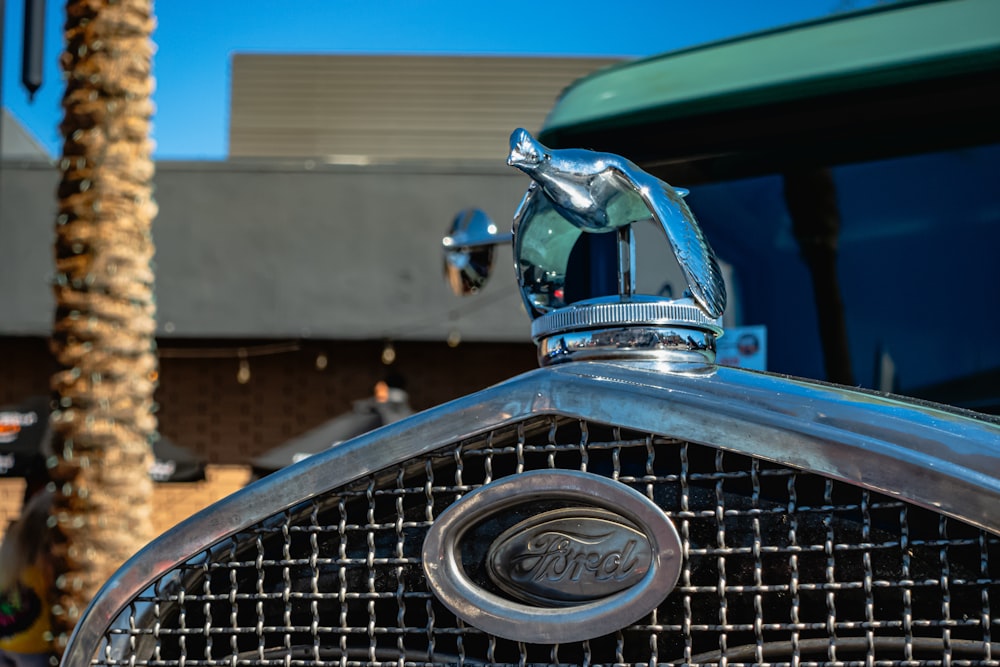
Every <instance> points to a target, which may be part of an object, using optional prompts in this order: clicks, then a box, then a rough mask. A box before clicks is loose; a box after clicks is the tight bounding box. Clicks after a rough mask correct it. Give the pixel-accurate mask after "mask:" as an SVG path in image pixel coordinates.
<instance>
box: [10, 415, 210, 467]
mask: <svg viewBox="0 0 1000 667" xmlns="http://www.w3.org/2000/svg"><path fill="white" fill-rule="evenodd" d="M49 403H50V399H49V398H48V397H47V396H32V397H31V398H28V399H26V400H25V401H23V402H22V403H19V404H17V405H12V406H6V407H0V477H32V476H34V475H39V474H41V473H42V472H43V471H44V470H45V460H46V458H47V457H48V456H50V455H51V451H52V450H51V441H52V434H51V432H50V430H49ZM153 456H154V462H153V464H152V465H151V466H150V469H149V475H150V477H152V479H153V480H154V481H157V482H197V481H200V480H203V479H205V462H204V461H202V460H201V459H200V458H199V457H198V456H196V455H195V454H194V453H193V452H191V451H189V450H187V449H185V448H184V447H181V446H180V445H177V444H175V443H173V442H171V441H170V440H168V439H167V438H164V437H162V436H161V437H160V439H159V440H157V441H156V442H155V443H154V444H153Z"/></svg>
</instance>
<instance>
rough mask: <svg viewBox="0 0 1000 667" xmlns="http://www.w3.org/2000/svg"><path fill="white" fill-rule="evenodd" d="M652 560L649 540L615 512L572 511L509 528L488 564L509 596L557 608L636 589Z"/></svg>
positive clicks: (499, 539)
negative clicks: (634, 587)
mask: <svg viewBox="0 0 1000 667" xmlns="http://www.w3.org/2000/svg"><path fill="white" fill-rule="evenodd" d="M652 559H653V553H652V548H651V547H650V545H649V540H648V539H647V538H646V536H645V535H643V534H642V533H641V532H639V531H638V530H636V529H635V528H634V527H632V526H631V525H630V524H629V523H628V522H627V521H625V520H624V519H623V518H621V517H620V516H618V515H617V514H615V513H614V512H609V511H607V510H601V509H597V508H587V507H570V508H566V509H559V510H553V511H551V512H545V513H543V514H539V515H538V516H535V517H533V518H531V519H528V520H527V521H523V522H521V523H519V524H517V525H516V526H514V527H513V528H510V529H509V530H507V531H506V532H504V533H503V534H502V535H500V537H498V538H497V540H496V542H494V543H493V546H492V547H491V548H490V555H489V556H488V559H487V561H486V562H487V566H488V567H489V574H490V577H491V578H492V579H493V581H494V582H495V583H496V584H497V586H499V587H500V588H502V589H503V590H504V591H506V592H508V593H510V594H511V595H512V596H514V597H516V598H518V599H521V600H524V601H526V602H534V603H537V604H540V605H542V606H552V607H556V606H568V605H572V604H579V603H581V602H589V601H592V600H600V599H602V598H606V597H608V596H610V595H613V594H614V593H617V592H619V591H623V590H625V589H627V588H631V587H632V586H634V585H635V584H637V583H638V582H639V581H641V580H642V578H643V577H644V576H645V575H646V572H648V571H649V565H650V563H651V562H652Z"/></svg>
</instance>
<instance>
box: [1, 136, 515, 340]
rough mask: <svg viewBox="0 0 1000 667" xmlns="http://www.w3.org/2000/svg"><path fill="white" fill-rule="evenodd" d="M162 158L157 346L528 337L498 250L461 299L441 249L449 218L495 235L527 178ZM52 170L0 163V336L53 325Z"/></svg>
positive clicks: (505, 173)
mask: <svg viewBox="0 0 1000 667" xmlns="http://www.w3.org/2000/svg"><path fill="white" fill-rule="evenodd" d="M504 150H505V147H504V146H501V147H499V149H498V154H499V155H500V156H501V157H500V158H498V160H497V165H496V166H493V165H484V164H481V163H470V164H468V165H461V164H452V165H445V166H434V167H422V166H385V165H379V166H368V167H359V166H338V165H322V164H314V163H312V162H310V161H297V162H288V163H273V162H272V163H260V164H258V163H254V162H222V163H160V164H158V165H157V174H156V180H155V185H156V199H157V201H158V203H159V205H160V214H159V216H158V218H157V219H156V222H155V224H154V237H155V241H156V246H157V254H156V272H157V285H156V294H157V301H158V309H159V310H158V320H159V327H160V331H159V336H160V337H167V338H169V337H178V338H199V337H211V338H230V337H231V338H296V339H298V338H320V339H352V340H364V339H367V340H371V339H382V338H394V339H400V340H426V341H433V340H443V339H444V338H445V337H447V335H448V334H449V332H450V331H452V330H453V329H456V330H458V331H459V332H460V333H461V335H462V338H463V340H467V341H518V342H520V341H526V340H528V331H529V325H528V320H527V317H526V316H525V315H524V314H523V311H522V307H521V303H520V298H519V296H518V295H517V291H516V287H515V283H514V278H513V269H512V255H511V250H510V248H502V249H501V250H500V251H499V252H498V254H497V266H496V273H495V277H494V279H493V280H491V282H490V284H489V285H487V287H486V288H485V289H484V290H483V291H482V292H481V293H480V294H478V295H476V296H474V297H466V298H459V297H456V296H454V295H452V294H451V292H450V291H449V290H448V288H447V287H446V285H445V283H444V280H443V278H442V268H441V250H440V240H441V237H442V236H443V235H444V233H445V232H446V230H447V228H448V225H449V224H450V222H451V220H452V218H453V217H454V215H455V213H456V212H458V211H459V210H460V209H463V208H467V207H473V206H475V207H479V208H482V209H483V210H485V211H486V212H487V213H488V214H489V215H490V216H491V217H493V219H494V220H495V221H496V222H497V224H498V226H499V227H500V228H501V229H504V228H509V224H510V220H511V217H512V216H513V213H514V210H515V209H516V207H517V204H518V202H519V201H520V198H521V195H522V194H523V192H524V189H525V188H526V187H527V179H526V178H524V177H523V176H520V175H519V174H517V173H516V172H514V171H513V170H510V169H508V168H507V167H505V166H503V165H502V161H501V160H502V156H503V153H504ZM57 183H58V174H57V172H56V170H55V169H54V168H53V167H52V166H51V165H49V164H47V163H45V162H31V161H5V162H4V163H3V164H2V168H0V258H2V261H0V336H3V335H46V334H47V333H48V331H49V330H50V327H51V320H52V308H53V304H52V299H51V295H50V291H49V280H50V278H51V275H52V273H53V263H52V250H51V242H52V238H53V234H54V232H53V225H54V218H55V214H54V211H55V199H54V197H55V194H54V193H55V189H56V185H57Z"/></svg>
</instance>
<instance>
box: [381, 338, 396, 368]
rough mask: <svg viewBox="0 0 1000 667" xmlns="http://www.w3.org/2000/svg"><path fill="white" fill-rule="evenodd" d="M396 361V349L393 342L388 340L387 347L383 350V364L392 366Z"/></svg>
mask: <svg viewBox="0 0 1000 667" xmlns="http://www.w3.org/2000/svg"><path fill="white" fill-rule="evenodd" d="M394 361H396V348H394V347H393V346H392V341H391V340H387V341H386V342H385V347H383V348H382V363H383V364H385V365H386V366H390V365H391V364H392V362H394Z"/></svg>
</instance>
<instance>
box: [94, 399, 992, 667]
mask: <svg viewBox="0 0 1000 667" xmlns="http://www.w3.org/2000/svg"><path fill="white" fill-rule="evenodd" d="M542 468H559V469H573V470H583V471H587V472H590V473H593V474H598V475H603V476H607V477H609V478H612V479H615V480H617V481H618V482H620V483H622V484H627V485H629V486H632V487H633V488H635V489H636V490H638V491H640V492H642V493H644V494H646V495H647V497H649V498H651V499H652V500H653V501H654V502H655V503H656V504H658V505H659V506H660V507H661V508H663V510H664V511H665V512H666V513H667V515H668V516H669V517H670V518H671V519H672V521H673V522H674V524H675V525H676V527H677V529H678V531H679V533H680V536H681V540H682V549H683V552H684V562H683V569H682V572H681V578H680V582H679V583H678V586H677V588H676V589H675V590H674V591H673V592H672V593H671V594H670V596H669V597H668V598H667V599H666V600H665V601H664V602H663V603H662V604H661V605H660V606H659V607H658V608H657V609H656V610H655V611H654V612H653V613H651V614H649V615H648V616H646V617H645V618H644V619H642V620H640V621H639V622H638V623H636V624H633V625H631V626H629V627H627V628H625V629H623V630H621V631H619V632H616V633H613V634H611V635H608V636H604V637H599V638H596V639H592V640H589V641H585V642H577V643H572V644H563V645H556V646H552V645H545V646H542V645H530V644H523V643H518V642H513V641H509V640H505V639H501V638H497V637H492V636H489V635H486V634H484V633H483V632H481V631H479V630H477V629H475V628H473V627H470V626H468V625H465V624H464V623H463V622H461V621H460V620H459V619H457V618H456V617H455V616H454V615H453V614H452V613H451V612H449V611H448V610H447V609H446V608H445V607H443V606H442V605H441V604H440V603H439V602H438V601H437V600H436V598H435V597H434V595H433V594H432V593H431V592H430V591H429V590H428V588H427V585H426V581H425V577H424V574H423V569H422V566H421V561H420V552H421V547H422V543H423V538H424V535H425V534H426V532H427V530H428V529H429V527H430V526H431V525H432V523H433V522H434V520H435V517H436V516H438V515H439V514H440V512H442V511H443V510H444V509H445V508H446V507H448V506H449V505H450V504H452V503H453V502H454V501H455V500H456V499H458V498H460V497H461V496H462V495H463V494H467V493H468V492H470V491H472V490H474V489H476V488H478V487H479V486H481V485H483V484H485V483H487V482H490V481H492V480H496V479H500V478H502V477H506V476H509V475H517V474H520V473H522V472H525V471H529V470H537V469H542ZM523 518H524V517H523V516H521V515H520V514H519V512H518V511H512V512H511V516H509V517H504V518H503V519H502V520H500V522H501V523H503V522H504V521H506V522H507V523H506V524H505V525H501V526H494V525H490V526H480V527H477V528H475V529H474V530H482V531H483V535H484V536H483V539H482V540H480V541H477V540H476V539H472V540H469V541H468V542H469V543H470V544H472V545H473V546H471V547H469V548H467V549H465V551H464V552H463V561H464V566H465V569H466V571H467V573H468V575H469V576H470V577H471V578H472V579H474V580H475V581H477V583H479V584H481V585H482V586H484V587H488V588H493V585H492V584H491V583H490V581H489V579H488V577H486V575H485V574H484V572H483V568H482V559H483V557H484V552H485V549H486V546H487V545H488V542H489V539H490V538H489V537H488V536H487V534H489V535H495V534H496V533H497V532H498V531H502V530H504V528H505V527H507V526H510V525H513V524H514V523H516V522H517V521H519V520H521V519H523ZM475 545H481V546H482V551H481V552H480V551H477V547H476V546H475ZM997 562H1000V552H998V542H997V538H995V537H994V536H992V535H990V534H988V533H984V532H982V531H979V530H976V529H974V528H972V527H970V526H968V525H966V524H963V523H961V522H958V521H955V520H950V519H947V518H945V517H943V516H940V515H938V514H936V513H934V512H931V511H928V510H925V509H921V508H917V507H914V506H911V505H908V504H907V503H905V502H901V501H899V500H897V499H893V498H890V497H887V496H883V495H878V494H875V493H871V492H868V491H865V490H862V489H859V488H856V487H854V486H850V485H847V484H843V483H840V482H837V481H834V480H830V479H825V478H823V477H819V476H816V475H812V474H808V473H803V472H798V471H795V470H792V469H789V468H786V467H783V466H779V465H775V464H771V463H767V462H764V461H761V460H758V459H754V458H750V457H746V456H742V455H737V454H732V453H725V452H723V451H721V450H715V449H712V448H708V447H704V446H700V445H695V444H690V443H685V442H679V441H676V440H672V439H669V438H663V437H660V436H657V435H653V434H645V433H633V432H624V431H622V430H621V429H618V428H614V427H608V426H604V425H600V424H595V423H592V422H581V421H576V420H568V419H551V418H546V419H542V420H534V421H529V422H524V423H521V424H518V425H515V426H512V427H508V428H505V429H500V430H497V431H494V432H491V433H489V434H488V435H486V436H483V437H481V438H477V439H475V440H472V441H469V442H462V443H459V444H457V445H456V446H454V447H452V448H449V449H446V450H439V451H437V452H435V453H434V454H432V455H430V456H427V457H424V458H421V459H415V460H411V461H408V462H407V463H406V464H405V465H404V466H401V467H397V468H393V469H389V470H385V471H383V472H382V473H379V474H377V475H373V476H370V477H368V478H365V479H363V480H359V482H358V483H356V484H354V485H351V486H350V487H347V488H340V489H334V490H332V491H331V492H329V493H327V494H325V495H323V496H321V497H318V498H314V499H312V500H310V501H308V502H304V503H302V504H300V505H299V506H298V507H295V508H293V509H291V510H290V511H286V512H282V513H280V514H278V515H275V516H273V517H270V518H269V519H267V520H265V521H263V522H261V523H260V524H258V525H256V526H255V527H253V528H252V529H250V530H247V531H244V532H242V533H240V534H238V535H235V536H233V537H232V538H228V539H226V540H224V541H222V542H220V543H219V544H216V545H215V546H213V547H212V548H211V549H209V550H208V551H206V552H204V553H201V554H198V555H197V556H195V557H193V558H191V559H190V560H189V561H187V562H186V563H185V564H183V565H182V566H179V567H177V568H175V569H174V570H173V571H171V572H170V573H169V574H167V575H166V576H164V577H163V578H161V579H160V581H158V582H157V583H156V584H155V585H153V586H151V587H150V588H149V589H148V590H147V591H145V592H144V593H143V595H141V596H139V597H138V598H136V599H135V600H134V601H133V602H132V603H131V604H130V605H129V607H128V608H127V609H126V610H125V611H124V612H123V613H122V614H121V616H120V617H119V618H118V619H117V620H116V621H115V623H114V624H113V626H112V628H111V629H110V630H109V631H108V632H107V634H106V637H105V642H104V646H103V648H102V649H101V651H99V653H98V654H97V655H96V656H95V664H98V665H122V666H124V665H130V666H131V665H150V666H154V665H162V666H164V667H170V666H174V665H177V666H178V667H180V666H189V667H196V666H208V665H219V666H222V665H231V666H232V667H237V666H238V665H274V666H275V667H277V666H279V665H284V666H287V667H292V666H293V665H301V666H309V665H341V666H343V667H353V666H358V667H360V666H361V665H383V664H384V665H398V666H399V667H404V666H409V667H419V666H422V665H428V666H430V665H462V664H475V665H482V664H509V665H527V664H579V665H652V664H656V663H658V662H683V663H693V662H698V663H717V664H722V665H725V664H729V665H736V664H740V663H771V664H789V665H806V664H816V665H818V664H830V665H833V664H837V665H847V664H857V665H901V666H902V665H917V664H920V665H936V664H941V665H973V664H977V665H978V664H983V665H985V664H993V665H995V664H998V663H997V660H996V659H995V658H996V657H998V656H1000V645H995V644H993V643H992V637H993V635H992V633H993V628H994V626H995V624H996V621H995V620H994V617H995V612H994V607H995V605H996V602H995V600H997V599H1000V590H998V585H1000V584H998V580H997V578H996V576H995V575H994V572H995V571H996V569H997V566H996V563H997ZM493 589H494V590H495V588H493Z"/></svg>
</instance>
